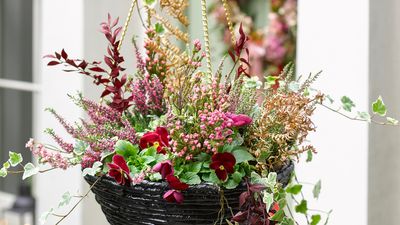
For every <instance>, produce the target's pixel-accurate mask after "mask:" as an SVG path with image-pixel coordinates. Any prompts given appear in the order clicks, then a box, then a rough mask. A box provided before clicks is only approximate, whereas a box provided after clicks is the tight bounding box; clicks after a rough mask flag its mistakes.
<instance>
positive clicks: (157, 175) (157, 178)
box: [149, 173, 162, 181]
mask: <svg viewBox="0 0 400 225" xmlns="http://www.w3.org/2000/svg"><path fill="white" fill-rule="evenodd" d="M149 179H150V181H160V180H161V179H162V177H161V174H160V173H153V174H150V176H149Z"/></svg>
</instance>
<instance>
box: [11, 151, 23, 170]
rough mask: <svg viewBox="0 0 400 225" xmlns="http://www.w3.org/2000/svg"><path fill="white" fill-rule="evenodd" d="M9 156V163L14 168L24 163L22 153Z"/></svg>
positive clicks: (13, 153)
mask: <svg viewBox="0 0 400 225" xmlns="http://www.w3.org/2000/svg"><path fill="white" fill-rule="evenodd" d="M8 155H9V157H10V159H9V162H10V164H11V166H13V167H14V166H17V165H18V164H20V163H21V162H22V161H23V158H22V155H21V153H16V152H9V153H8Z"/></svg>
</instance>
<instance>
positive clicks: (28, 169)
mask: <svg viewBox="0 0 400 225" xmlns="http://www.w3.org/2000/svg"><path fill="white" fill-rule="evenodd" d="M38 173H39V167H36V166H35V165H33V164H32V163H27V164H26V165H25V166H24V174H23V175H22V180H25V179H26V178H28V177H31V176H33V175H36V174H38Z"/></svg>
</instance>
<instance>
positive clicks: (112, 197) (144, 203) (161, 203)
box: [85, 162, 294, 225]
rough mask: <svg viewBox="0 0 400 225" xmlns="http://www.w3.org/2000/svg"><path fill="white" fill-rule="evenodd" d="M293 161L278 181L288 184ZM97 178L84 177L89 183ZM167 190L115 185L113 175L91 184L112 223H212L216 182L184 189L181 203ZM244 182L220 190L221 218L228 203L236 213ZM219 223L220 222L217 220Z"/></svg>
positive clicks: (151, 184) (217, 207)
mask: <svg viewBox="0 0 400 225" xmlns="http://www.w3.org/2000/svg"><path fill="white" fill-rule="evenodd" d="M293 169H294V164H293V162H290V163H289V164H288V165H286V166H285V167H283V168H282V169H281V170H280V171H278V181H279V182H280V183H282V184H283V185H285V186H286V185H287V183H288V182H289V179H290V175H291V173H292V172H293ZM97 179H98V178H97V177H93V176H89V175H88V176H85V180H86V181H87V182H88V183H89V184H90V185H92V184H93V183H94V182H95V181H96V180H97ZM167 190H169V187H168V185H167V183H165V182H150V181H143V182H142V183H140V184H137V185H134V186H131V187H126V186H121V185H119V184H117V183H116V182H115V181H114V180H113V179H112V178H110V177H107V176H103V177H101V178H100V180H98V181H97V183H96V184H95V185H94V186H93V188H92V192H93V193H94V194H95V195H96V201H97V202H98V203H99V204H100V206H101V208H102V210H103V212H104V214H105V215H106V218H107V220H108V222H109V223H110V224H111V225H131V224H132V225H136V224H138V225H139V224H143V225H144V224H146V225H161V224H169V225H189V224H190V225H193V224H202V225H212V224H214V223H215V222H216V220H217V218H218V212H220V210H221V204H220V199H221V192H220V190H219V188H218V187H217V186H216V185H213V184H199V185H194V186H191V187H190V188H189V189H187V190H186V191H183V192H182V193H183V195H184V196H185V200H184V202H183V203H182V204H176V203H169V202H167V201H165V200H164V199H163V194H164V193H165V192H166V191H167ZM246 190H247V189H246V187H245V185H241V186H239V187H237V188H236V189H233V190H223V193H224V196H225V198H226V201H225V204H224V207H225V208H224V217H225V218H226V219H229V218H231V216H232V214H231V212H230V209H228V208H227V205H226V202H228V204H229V206H230V207H231V209H232V211H233V213H236V212H238V207H239V195H240V194H241V193H242V192H244V191H246ZM217 224H219V223H217Z"/></svg>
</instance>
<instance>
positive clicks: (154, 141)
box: [139, 127, 169, 154]
mask: <svg viewBox="0 0 400 225" xmlns="http://www.w3.org/2000/svg"><path fill="white" fill-rule="evenodd" d="M139 145H140V148H141V149H145V148H148V147H151V146H156V147H157V152H158V153H161V154H166V153H167V152H166V151H165V149H164V147H168V146H169V144H168V131H167V129H166V128H165V127H157V128H156V130H155V131H153V132H147V133H145V134H144V135H143V137H142V138H141V139H140V141H139Z"/></svg>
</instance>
